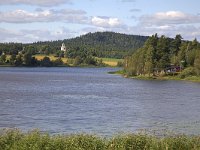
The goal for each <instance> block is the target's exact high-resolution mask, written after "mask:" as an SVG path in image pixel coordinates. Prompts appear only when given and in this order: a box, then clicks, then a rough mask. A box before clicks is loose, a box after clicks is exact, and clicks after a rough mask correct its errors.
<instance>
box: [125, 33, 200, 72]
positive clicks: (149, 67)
mask: <svg viewBox="0 0 200 150" xmlns="http://www.w3.org/2000/svg"><path fill="white" fill-rule="evenodd" d="M172 66H175V67H179V68H180V71H183V70H184V71H183V72H184V73H182V74H181V75H183V76H187V75H197V76H199V75H200V44H199V42H198V41H197V40H196V39H194V40H193V41H184V40H183V39H182V36H181V35H180V34H178V35H176V36H175V38H173V39H172V38H169V37H166V36H164V35H162V36H161V37H158V35H157V34H155V35H152V36H151V37H149V38H148V39H147V41H146V42H145V44H144V46H143V47H141V48H139V49H138V50H137V51H136V52H135V53H133V54H132V55H131V56H128V57H126V59H125V67H124V68H125V71H126V74H127V75H129V76H136V75H149V76H155V75H158V76H159V75H166V74H167V73H168V69H169V68H170V67H172ZM173 74H174V72H173Z"/></svg>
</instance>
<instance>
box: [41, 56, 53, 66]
mask: <svg viewBox="0 0 200 150" xmlns="http://www.w3.org/2000/svg"><path fill="white" fill-rule="evenodd" d="M40 65H41V66H42V67H51V66H52V62H51V60H50V58H49V57H47V56H45V57H44V58H43V59H42V60H41V62H40Z"/></svg>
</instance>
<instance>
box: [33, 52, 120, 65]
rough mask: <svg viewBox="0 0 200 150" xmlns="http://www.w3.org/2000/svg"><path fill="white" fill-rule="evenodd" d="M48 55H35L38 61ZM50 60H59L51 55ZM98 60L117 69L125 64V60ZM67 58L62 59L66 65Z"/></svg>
mask: <svg viewBox="0 0 200 150" xmlns="http://www.w3.org/2000/svg"><path fill="white" fill-rule="evenodd" d="M45 56H46V55H41V54H40V55H38V54H37V55H35V58H36V59H37V60H42V59H43V58H44V57H45ZM47 57H49V58H50V60H51V61H54V60H56V59H57V57H55V56H54V55H49V56H47ZM96 59H99V60H100V59H102V62H103V63H105V64H106V65H109V66H111V67H116V66H117V63H118V62H123V59H115V58H96ZM67 60H68V59H67V58H62V61H63V62H64V63H67Z"/></svg>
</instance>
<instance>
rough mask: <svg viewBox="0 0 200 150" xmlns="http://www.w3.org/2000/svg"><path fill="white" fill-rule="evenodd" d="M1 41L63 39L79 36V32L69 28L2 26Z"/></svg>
mask: <svg viewBox="0 0 200 150" xmlns="http://www.w3.org/2000/svg"><path fill="white" fill-rule="evenodd" d="M0 35H1V36H0V41H1V42H22V43H30V42H37V41H49V40H63V39H68V38H72V37H75V36H77V35H78V34H77V33H76V32H74V31H72V30H70V29H67V28H59V29H55V30H53V31H50V30H42V29H37V30H19V31H17V30H7V29H3V28H0Z"/></svg>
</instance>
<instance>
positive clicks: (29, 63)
mask: <svg viewBox="0 0 200 150" xmlns="http://www.w3.org/2000/svg"><path fill="white" fill-rule="evenodd" d="M23 61H24V65H25V66H32V54H31V52H30V51H28V52H26V53H25V54H24V56H23Z"/></svg>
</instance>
